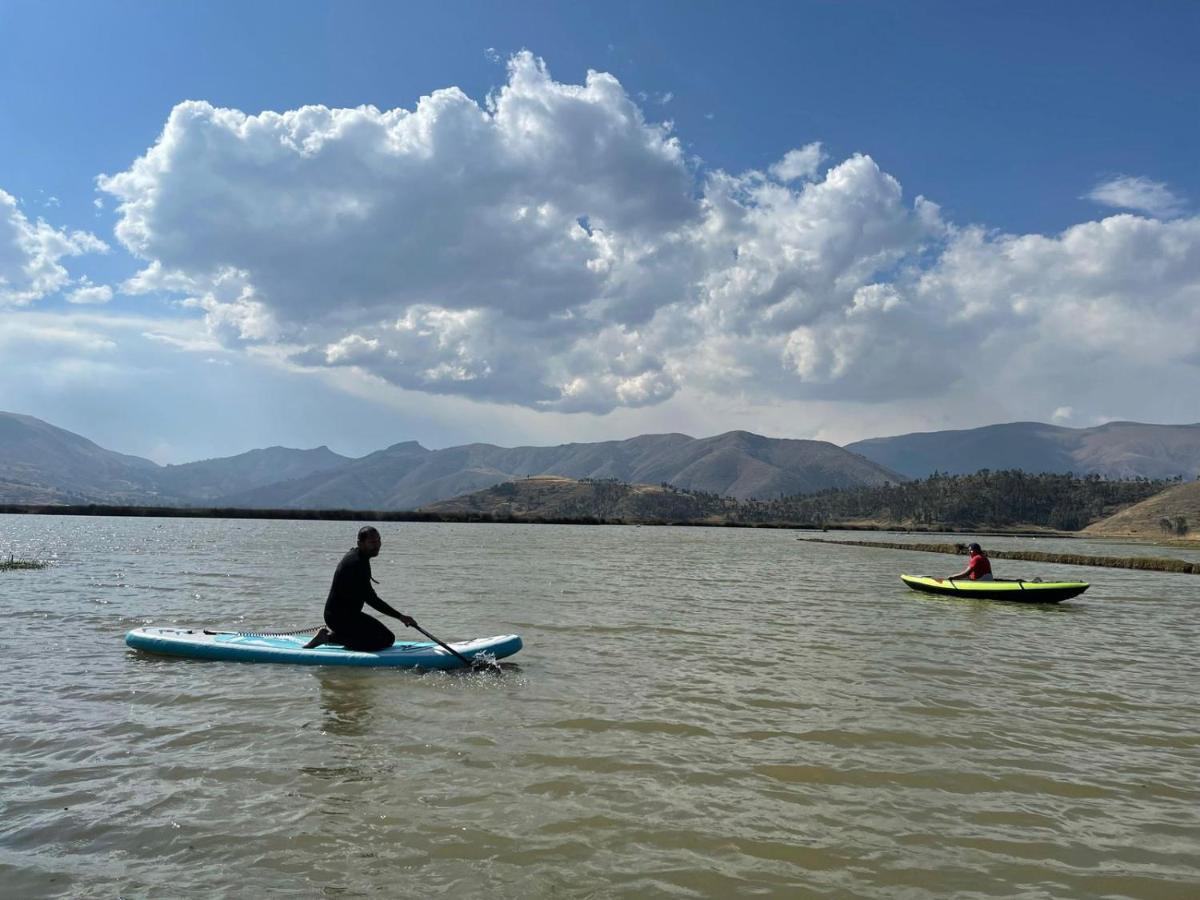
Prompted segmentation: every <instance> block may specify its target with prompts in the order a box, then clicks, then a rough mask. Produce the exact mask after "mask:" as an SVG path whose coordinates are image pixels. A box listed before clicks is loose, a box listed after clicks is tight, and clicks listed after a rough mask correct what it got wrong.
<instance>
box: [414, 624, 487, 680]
mask: <svg viewBox="0 0 1200 900" xmlns="http://www.w3.org/2000/svg"><path fill="white" fill-rule="evenodd" d="M412 627H413V628H415V629H417V631H419V632H421V634H423V635H425V637H427V638H429V639H430V640H431V641H433V642H434V643H435V644H437V645H438V646H439V647H441V648H442V649H443V650H445V651H447V652H448V653H453V654H454V655H455V656H457V657H458V658H459V660H460V661H461V662H462V664H463V665H464V666H468V667H470V668H472V669H473V668H477V667H478V666H482V665H484V663H481V662H479V661H478V660H473V659H467V658H466V657H465V656H463V655H462V654H461V653H459V652H458V651H457V650H455V649H454V648H453V647H451V646H450V645H449V644H447V643H445V642H444V641H441V640H439V639H438V638H435V637H434V636H433V635H432V634H430V633H429V632H428V631H426V630H425V629H424V628H422V627H421V626H420V625H418V624H417V623H416V622H415V621H414V622H413V625H412Z"/></svg>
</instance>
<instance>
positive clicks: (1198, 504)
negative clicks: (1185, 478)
mask: <svg viewBox="0 0 1200 900" xmlns="http://www.w3.org/2000/svg"><path fill="white" fill-rule="evenodd" d="M1180 517H1182V518H1183V520H1184V521H1185V522H1186V524H1187V527H1188V531H1187V533H1186V534H1183V535H1180V534H1179V533H1178V532H1177V531H1174V530H1170V531H1169V530H1168V529H1167V528H1166V527H1165V523H1166V522H1170V523H1171V524H1172V525H1173V526H1174V525H1175V524H1176V523H1177V522H1178V520H1179V518H1180ZM1083 533H1084V534H1094V535H1103V536H1105V537H1116V536H1122V537H1125V536H1128V537H1141V538H1156V539H1162V538H1164V537H1187V538H1189V539H1191V540H1200V481H1189V482H1185V483H1184V484H1178V485H1176V486H1175V487H1171V488H1167V489H1166V490H1165V491H1163V492H1162V493H1161V494H1155V495H1154V496H1153V497H1151V498H1150V499H1148V500H1143V501H1142V502H1141V503H1135V504H1134V505H1133V506H1130V507H1129V508H1127V509H1123V510H1121V512H1119V513H1117V514H1115V515H1112V516H1109V517H1108V518H1107V519H1101V520H1100V521H1099V522H1095V523H1093V524H1091V525H1089V526H1088V527H1087V528H1085V529H1084V530H1083Z"/></svg>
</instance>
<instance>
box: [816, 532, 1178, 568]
mask: <svg viewBox="0 0 1200 900" xmlns="http://www.w3.org/2000/svg"><path fill="white" fill-rule="evenodd" d="M798 540H802V541H807V542H809V543H812V544H841V545H843V546H846V547H874V548H876V549H880V550H914V551H917V552H920V553H947V554H951V555H956V554H962V553H965V552H966V549H967V545H966V544H916V543H914V544H901V543H898V542H893V541H838V540H831V539H828V538H799V539H798ZM987 555H988V556H989V557H990V558H991V559H1016V560H1021V561H1023V562H1044V563H1054V564H1056V565H1064V566H1099V567H1101V568H1105V569H1140V570H1144V571H1151V572H1179V573H1181V574H1185V575H1200V563H1193V562H1188V561H1187V560H1183V559H1167V558H1164V557H1161V556H1084V555H1082V554H1076V553H1042V552H1040V551H1037V550H989V551H988V554H987Z"/></svg>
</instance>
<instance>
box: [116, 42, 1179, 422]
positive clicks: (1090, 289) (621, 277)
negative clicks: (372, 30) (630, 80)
mask: <svg viewBox="0 0 1200 900" xmlns="http://www.w3.org/2000/svg"><path fill="white" fill-rule="evenodd" d="M98 184H99V187H100V189H101V190H103V191H105V192H107V193H108V194H109V195H111V196H112V197H113V198H114V199H115V201H116V202H117V204H118V208H117V212H118V222H117V226H116V233H117V236H118V239H119V240H120V241H121V243H122V244H123V245H124V246H125V247H126V248H128V249H129V250H130V251H131V252H132V253H134V254H135V255H137V256H138V257H139V258H140V259H141V260H143V262H144V266H143V268H142V270H141V271H140V272H139V273H138V274H137V275H136V276H134V277H133V278H131V279H129V280H128V281H127V282H125V283H124V284H123V285H122V286H121V290H122V291H123V292H126V293H130V294H163V295H168V296H172V297H175V298H177V299H178V300H179V301H180V302H181V304H182V305H183V306H184V307H186V308H190V309H194V310H196V311H197V312H199V313H200V314H202V315H203V316H204V318H205V321H206V322H207V324H208V327H209V330H210V332H209V333H210V335H211V337H212V338H213V339H214V340H218V341H220V342H221V344H222V345H224V346H226V347H229V348H234V349H238V348H240V349H243V350H244V349H248V348H260V349H268V348H269V349H271V350H272V351H273V352H278V353H281V354H283V355H285V356H287V357H288V358H289V359H291V360H292V361H293V363H294V364H295V365H298V366H303V367H306V368H308V369H313V370H319V371H324V372H331V371H332V372H344V371H352V372H354V373H362V374H363V375H364V376H367V377H369V378H377V379H381V380H382V381H383V382H386V383H387V384H389V385H392V386H395V387H397V388H400V389H403V390H405V391H415V392H421V393H423V394H433V395H439V396H443V397H457V398H465V399H466V400H469V401H480V402H484V403H494V404H504V405H509V406H513V405H515V406H518V407H524V408H527V409H530V410H536V411H541V412H551V413H553V412H562V413H578V412H591V413H609V412H612V411H629V410H639V409H650V408H652V407H655V406H659V405H661V404H664V403H665V402H666V401H668V400H670V399H671V398H673V397H679V396H681V395H683V394H687V395H688V396H689V397H695V396H697V395H707V396H710V397H718V396H724V397H739V398H742V399H744V401H745V402H746V403H747V404H754V405H757V406H759V407H761V408H767V407H768V406H769V405H770V404H788V403H832V402H838V403H858V404H875V405H877V406H878V405H881V404H884V403H891V402H897V401H901V400H904V401H906V402H916V401H917V399H920V400H921V402H926V399H925V398H937V397H946V398H952V397H953V398H958V399H956V400H955V401H954V402H955V403H956V404H957V405H956V407H955V408H956V409H959V410H961V409H970V408H971V403H969V402H968V401H966V400H963V399H962V398H963V397H964V396H966V393H964V392H969V391H971V390H975V391H978V392H981V395H982V396H987V397H989V398H991V397H992V392H993V391H1012V392H1014V395H1015V392H1020V393H1021V395H1022V396H1035V395H1036V396H1039V397H1040V396H1044V395H1045V391H1044V390H1043V389H1042V388H1043V386H1044V383H1045V382H1046V380H1047V379H1048V378H1052V379H1055V380H1056V385H1057V386H1058V387H1061V389H1062V390H1061V392H1058V391H1056V396H1063V397H1070V398H1071V403H1072V407H1073V408H1074V410H1075V411H1076V412H1075V413H1073V414H1075V415H1076V416H1077V417H1079V418H1080V419H1081V420H1082V419H1083V418H1086V416H1088V415H1090V414H1092V413H1093V412H1094V409H1095V408H1096V407H1095V404H1097V403H1103V402H1105V401H1103V398H1102V397H1101V396H1100V395H1099V394H1096V393H1095V392H1096V391H1098V390H1099V385H1100V383H1101V382H1102V381H1103V380H1102V379H1101V380H1100V381H1098V380H1097V379H1096V378H1095V377H1094V376H1086V375H1083V374H1081V373H1084V372H1087V371H1094V370H1095V367H1096V366H1097V365H1102V366H1105V367H1106V372H1107V371H1111V372H1113V373H1118V372H1119V373H1121V375H1120V376H1116V375H1114V377H1124V378H1125V384H1127V385H1135V384H1150V383H1153V380H1154V378H1155V377H1159V378H1161V377H1162V373H1163V372H1165V371H1168V370H1169V371H1172V372H1175V373H1179V372H1184V373H1186V374H1185V376H1184V377H1185V380H1186V379H1187V378H1191V377H1192V369H1193V368H1195V366H1194V364H1193V363H1191V362H1189V361H1188V360H1189V356H1188V354H1189V353H1192V354H1194V350H1191V349H1189V347H1190V343H1191V340H1190V336H1192V335H1194V334H1196V333H1197V330H1196V328H1197V326H1200V320H1198V319H1197V316H1198V315H1200V312H1198V310H1200V303H1197V302H1196V300H1197V299H1200V220H1198V219H1194V218H1191V219H1189V218H1174V219H1171V220H1162V219H1157V218H1146V217H1140V216H1133V215H1128V214H1122V215H1115V216H1111V217H1109V218H1105V219H1102V220H1100V221H1095V222H1085V223H1081V224H1079V225H1076V226H1074V227H1072V228H1069V229H1066V230H1064V231H1063V232H1062V233H1061V234H1058V235H1050V236H1043V235H1009V234H1001V233H995V232H990V231H988V230H986V229H985V228H983V227H978V226H967V227H961V226H957V225H955V224H953V223H948V222H946V221H945V220H944V218H943V215H942V212H941V210H940V209H939V207H938V206H937V204H935V203H933V202H931V201H929V200H927V199H925V198H923V197H920V196H918V197H915V198H912V199H910V198H908V197H906V195H905V192H904V190H903V188H902V186H901V185H900V183H899V182H898V181H897V180H896V179H895V178H894V177H893V176H891V175H889V174H888V173H887V172H885V171H883V170H882V169H881V168H880V167H879V165H878V164H877V163H876V162H875V161H874V160H873V159H872V158H871V157H870V156H868V155H866V154H861V153H860V154H854V155H852V156H850V157H849V158H846V159H843V160H841V161H839V162H834V163H832V164H827V160H826V156H825V153H824V152H823V150H822V147H821V144H819V143H810V144H808V145H806V146H803V147H799V148H795V149H791V150H786V151H785V152H784V153H783V154H782V156H781V158H780V159H779V160H778V161H777V162H775V163H774V164H773V165H770V166H767V167H766V168H765V171H753V170H752V171H745V172H725V171H721V170H712V169H705V168H704V167H703V165H702V163H700V162H697V161H696V160H694V159H690V158H688V157H687V156H686V154H684V152H683V151H682V149H681V146H680V143H679V141H678V140H677V139H676V137H675V135H674V134H673V133H672V130H671V127H670V126H669V125H665V124H661V123H655V122H652V121H649V120H648V119H647V118H646V116H645V115H644V113H643V111H642V110H641V109H640V108H639V106H638V105H637V104H636V103H635V102H633V100H632V99H631V98H630V96H629V95H628V93H627V92H626V91H625V90H624V88H623V87H622V86H621V84H620V83H619V82H618V81H617V80H616V79H615V78H613V77H612V76H611V75H608V74H605V73H600V72H590V73H589V74H588V76H587V78H586V80H585V81H584V83H583V84H565V83H561V82H558V81H555V80H554V79H553V78H552V76H551V74H550V72H549V70H548V69H547V67H546V66H545V64H544V63H543V62H542V61H540V60H538V59H537V58H535V57H534V56H533V55H532V54H529V53H520V54H517V55H516V56H514V57H512V58H511V59H510V60H509V62H508V79H507V82H506V83H505V84H504V85H503V86H502V87H501V88H499V89H498V90H497V91H496V92H495V93H494V94H493V95H491V96H489V97H488V98H487V99H486V101H485V102H483V103H482V104H480V103H477V102H476V101H474V100H472V99H471V98H469V97H467V96H466V95H465V94H464V93H462V92H461V91H459V90H458V89H457V88H447V89H444V90H439V91H435V92H434V93H432V94H431V95H429V96H427V97H423V98H421V100H420V101H419V102H418V103H417V104H416V106H415V108H413V109H412V110H406V109H395V110H387V111H381V110H378V109H375V108H373V107H359V108H356V109H327V108H325V107H319V106H312V107H303V108H301V109H297V110H290V111H284V112H265V113H262V114H260V115H255V116H252V115H247V114H245V113H243V112H240V111H238V110H231V109H220V108H217V107H214V106H212V105H210V104H207V103H203V102H188V103H182V104H180V105H179V106H177V107H176V108H175V109H174V110H173V111H172V112H171V114H170V117H169V118H168V120H167V123H166V125H165V127H164V129H163V132H162V134H161V136H160V138H159V140H158V141H157V143H156V144H155V145H154V146H153V147H151V148H150V149H149V150H148V151H147V152H146V153H145V154H144V155H143V156H142V157H141V158H139V159H137V160H136V161H135V162H134V163H133V164H132V165H131V166H130V167H129V168H128V169H126V170H125V171H122V172H118V173H116V174H114V175H111V176H102V177H101V178H100V179H99V180H98ZM1143 199H1144V195H1143ZM1156 373H1157V375H1156ZM1089 379H1090V381H1089ZM1188 383H1189V384H1190V383H1191V382H1190V381H1189V382H1188ZM1110 387H1112V386H1111V385H1110ZM1068 388H1071V389H1074V390H1077V391H1078V392H1079V393H1080V396H1081V397H1082V398H1084V399H1081V400H1078V401H1077V400H1076V399H1075V396H1074V395H1073V394H1071V393H1070V392H1069V391H1068ZM1112 389H1113V390H1116V391H1120V390H1124V389H1125V388H1124V386H1121V387H1113V388H1112ZM1088 397H1093V400H1094V403H1093V402H1092V401H1089V400H1087V398H1088ZM689 402H691V401H689ZM1089 404H1091V405H1089ZM935 406H936V403H935ZM1052 413H1053V408H1052V407H1047V408H1046V410H1045V411H1044V412H1043V413H1041V415H1047V416H1048V415H1052ZM930 415H936V411H935V412H934V413H931V414H930ZM876 418H877V419H879V420H880V421H882V419H880V418H879V417H876ZM985 418H991V417H985Z"/></svg>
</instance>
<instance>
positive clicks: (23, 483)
mask: <svg viewBox="0 0 1200 900" xmlns="http://www.w3.org/2000/svg"><path fill="white" fill-rule="evenodd" d="M160 468H161V467H160V466H158V465H157V464H156V463H153V462H151V461H150V460H148V459H142V458H141V457H138V456H126V455H125V454H123V453H114V452H113V451H111V450H105V449H104V448H103V447H100V446H98V445H97V444H94V443H92V442H91V441H89V440H88V439H87V438H85V437H80V436H79V435H77V434H74V433H72V432H70V431H65V430H64V429H62V428H56V427H55V426H53V425H50V424H48V423H47V422H43V421H42V420H41V419H35V418H34V417H33V416H21V415H17V414H16V413H6V412H0V502H4V503H90V502H95V503H116V504H120V503H146V502H150V500H151V498H158V496H159V494H158V484H157V474H158V471H159V469H160Z"/></svg>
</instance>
